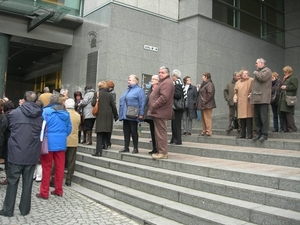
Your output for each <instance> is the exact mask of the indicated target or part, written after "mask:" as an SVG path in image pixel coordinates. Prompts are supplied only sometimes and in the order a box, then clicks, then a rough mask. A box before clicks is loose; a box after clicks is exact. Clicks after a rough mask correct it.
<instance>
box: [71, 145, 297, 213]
mask: <svg viewBox="0 0 300 225" xmlns="http://www.w3.org/2000/svg"><path fill="white" fill-rule="evenodd" d="M112 151H113V150H109V151H105V152H104V154H103V155H104V156H107V157H108V156H109V155H112V154H108V153H110V152H112ZM107 157H102V158H101V159H100V162H99V160H98V158H95V157H92V156H91V155H90V154H87V153H84V152H81V151H80V152H78V154H77V160H78V163H77V165H76V170H77V171H79V172H85V171H86V167H84V166H82V165H84V164H82V163H81V162H84V163H87V164H89V165H97V166H101V168H105V169H111V170H116V171H119V172H124V173H127V174H132V175H135V176H141V177H142V178H148V179H151V180H152V181H154V180H155V181H161V182H164V183H168V184H173V185H178V186H181V187H183V188H191V189H194V190H198V191H202V192H206V193H211V194H215V195H221V196H224V197H229V198H235V199H239V200H244V201H250V202H253V203H258V204H261V205H266V206H271V207H278V208H282V209H286V210H292V211H296V212H300V195H299V193H294V192H289V191H280V190H276V189H272V188H263V187H259V186H255V185H246V184H241V183H235V182H230V181H225V180H221V179H213V178H209V177H203V176H198V175H191V174H187V173H182V172H177V171H172V170H166V169H161V168H159V167H153V166H146V165H141V164H138V163H131V162H125V161H121V160H115V159H113V158H107ZM142 157H145V156H142ZM89 173H90V172H89ZM101 173H103V169H101ZM112 173H113V172H112ZM101 176H102V175H101ZM105 176H106V175H105ZM107 177H109V178H108V179H111V178H113V177H114V175H108V176H107ZM166 177H167V179H166ZM110 181H112V182H114V183H118V184H122V183H120V182H121V179H120V180H119V179H118V178H117V179H114V180H110ZM151 185H152V184H151ZM212 187H213V188H212ZM150 189H151V188H150Z"/></svg>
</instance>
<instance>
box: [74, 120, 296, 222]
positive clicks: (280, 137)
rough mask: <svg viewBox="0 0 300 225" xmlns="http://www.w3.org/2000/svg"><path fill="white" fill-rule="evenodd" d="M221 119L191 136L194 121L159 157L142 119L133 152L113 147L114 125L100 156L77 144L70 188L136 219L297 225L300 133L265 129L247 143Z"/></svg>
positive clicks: (119, 143)
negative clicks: (209, 130) (208, 131)
mask: <svg viewBox="0 0 300 225" xmlns="http://www.w3.org/2000/svg"><path fill="white" fill-rule="evenodd" d="M220 120H222V121H223V122H222V123H221V122H220V123H217V124H216V125H214V128H215V129H214V131H213V136H212V137H202V136H198V134H199V129H197V127H201V126H200V124H199V122H196V121H195V124H194V128H196V129H195V130H194V131H193V134H192V135H191V136H183V144H182V145H180V146H178V145H169V158H168V159H166V160H153V159H152V158H151V156H150V155H149V154H148V152H149V151H150V150H151V147H152V145H151V143H150V132H149V128H148V125H147V124H146V123H143V124H142V126H143V131H142V135H141V137H140V139H139V154H131V153H124V154H120V153H119V152H118V151H119V150H121V149H122V148H123V143H124V139H123V133H122V130H121V126H118V125H116V129H114V131H113V137H112V148H111V149H108V150H106V151H104V152H103V157H93V156H91V154H92V153H94V152H95V144H94V145H92V146H83V145H80V146H79V147H78V154H77V162H76V172H75V176H74V178H73V181H74V183H76V184H75V185H72V188H74V189H76V190H77V191H79V192H81V193H83V194H85V195H87V196H89V197H91V198H93V199H95V200H96V201H98V202H100V203H101V204H104V205H106V206H108V207H111V208H113V209H114V210H116V211H118V212H120V213H122V214H125V215H127V216H128V217H130V218H132V219H134V220H136V221H137V222H139V223H140V224H163V225H164V224H192V225H196V224H201V225H202V224H209V225H211V224H226V225H227V224H228V225H229V224H230V225H246V224H247V225H248V224H260V225H299V224H300V141H299V133H292V134H284V133H271V132H270V135H269V139H268V140H267V141H265V142H264V143H260V142H253V141H252V140H247V139H236V138H235V136H236V135H237V133H236V132H232V133H231V134H230V135H229V136H226V133H225V131H224V129H220V127H218V126H220V124H222V125H224V124H225V123H226V121H225V122H224V118H223V119H222V118H221V119H220ZM298 127H300V126H298ZM169 135H171V133H169ZM169 140H170V138H169ZM131 150H132V148H131Z"/></svg>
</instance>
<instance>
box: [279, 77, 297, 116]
mask: <svg viewBox="0 0 300 225" xmlns="http://www.w3.org/2000/svg"><path fill="white" fill-rule="evenodd" d="M282 85H285V86H286V92H285V91H283V90H281V91H280V97H279V102H278V113H280V112H288V113H292V114H293V115H294V113H295V106H288V105H287V104H286V101H285V97H286V95H287V96H294V95H297V89H298V79H297V77H295V76H294V75H291V76H289V77H288V78H287V79H286V80H285V81H284V82H283V84H282Z"/></svg>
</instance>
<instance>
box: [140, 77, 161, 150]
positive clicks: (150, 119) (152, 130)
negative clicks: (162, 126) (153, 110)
mask: <svg viewBox="0 0 300 225" xmlns="http://www.w3.org/2000/svg"><path fill="white" fill-rule="evenodd" d="M158 81H159V77H158V75H153V76H152V77H151V87H150V88H149V91H148V93H147V97H146V104H145V109H144V112H145V119H144V121H145V122H146V123H149V126H150V134H151V141H152V151H150V152H149V154H150V155H152V154H156V153H157V152H158V151H157V147H156V140H155V127H154V122H153V117H152V116H149V115H148V109H149V96H150V95H151V93H152V91H153V89H154V88H155V86H156V85H157V84H158Z"/></svg>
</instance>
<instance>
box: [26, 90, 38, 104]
mask: <svg viewBox="0 0 300 225" xmlns="http://www.w3.org/2000/svg"><path fill="white" fill-rule="evenodd" d="M24 100H25V101H26V102H36V100H37V95H36V93H35V92H33V91H26V92H25V94H24Z"/></svg>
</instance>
